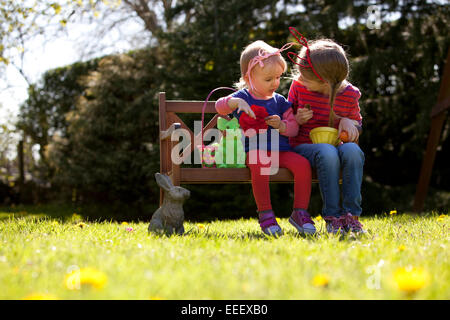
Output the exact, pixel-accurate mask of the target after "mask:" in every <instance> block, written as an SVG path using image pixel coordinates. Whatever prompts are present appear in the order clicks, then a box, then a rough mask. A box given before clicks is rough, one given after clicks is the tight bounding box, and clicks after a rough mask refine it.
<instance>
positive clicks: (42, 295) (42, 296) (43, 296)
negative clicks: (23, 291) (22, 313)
mask: <svg viewBox="0 0 450 320" xmlns="http://www.w3.org/2000/svg"><path fill="white" fill-rule="evenodd" d="M23 300H58V298H57V297H56V296H54V295H52V294H47V293H38V292H37V293H32V294H29V295H27V296H26V297H25V298H23Z"/></svg>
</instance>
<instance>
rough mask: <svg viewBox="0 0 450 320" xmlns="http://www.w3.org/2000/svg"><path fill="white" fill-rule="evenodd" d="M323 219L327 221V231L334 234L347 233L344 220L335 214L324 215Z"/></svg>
mask: <svg viewBox="0 0 450 320" xmlns="http://www.w3.org/2000/svg"><path fill="white" fill-rule="evenodd" d="M323 220H325V222H326V223H327V232H328V233H332V234H337V233H345V229H344V226H343V225H342V220H341V219H340V218H336V217H334V216H326V217H323Z"/></svg>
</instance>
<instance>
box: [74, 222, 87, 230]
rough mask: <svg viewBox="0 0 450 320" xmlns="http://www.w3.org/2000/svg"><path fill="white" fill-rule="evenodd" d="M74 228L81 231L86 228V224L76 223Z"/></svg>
mask: <svg viewBox="0 0 450 320" xmlns="http://www.w3.org/2000/svg"><path fill="white" fill-rule="evenodd" d="M75 226H76V227H78V228H81V229H83V228H84V227H86V226H87V224H86V223H84V222H79V223H77V224H76V225H75Z"/></svg>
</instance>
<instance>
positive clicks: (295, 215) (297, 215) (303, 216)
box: [289, 209, 316, 235]
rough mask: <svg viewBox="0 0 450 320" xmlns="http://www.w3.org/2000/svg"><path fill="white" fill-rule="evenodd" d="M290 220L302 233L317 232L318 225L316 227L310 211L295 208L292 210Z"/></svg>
mask: <svg viewBox="0 0 450 320" xmlns="http://www.w3.org/2000/svg"><path fill="white" fill-rule="evenodd" d="M289 222H290V223H291V224H292V225H293V226H294V227H295V228H296V229H297V230H298V232H299V233H300V234H310V235H312V234H314V233H316V227H314V221H312V219H311V216H310V215H309V213H308V211H306V210H301V209H294V211H292V214H291V217H290V218H289Z"/></svg>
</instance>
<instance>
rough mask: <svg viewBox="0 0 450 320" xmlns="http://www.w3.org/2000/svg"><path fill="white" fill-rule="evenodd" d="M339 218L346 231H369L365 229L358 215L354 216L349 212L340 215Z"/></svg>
mask: <svg viewBox="0 0 450 320" xmlns="http://www.w3.org/2000/svg"><path fill="white" fill-rule="evenodd" d="M339 220H341V221H342V226H343V227H344V230H345V231H346V232H354V233H367V231H366V230H364V229H363V225H362V224H361V222H359V219H358V216H352V214H351V213H347V214H345V215H343V216H341V217H339Z"/></svg>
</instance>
